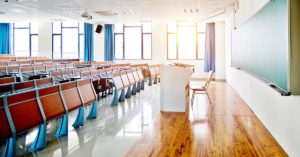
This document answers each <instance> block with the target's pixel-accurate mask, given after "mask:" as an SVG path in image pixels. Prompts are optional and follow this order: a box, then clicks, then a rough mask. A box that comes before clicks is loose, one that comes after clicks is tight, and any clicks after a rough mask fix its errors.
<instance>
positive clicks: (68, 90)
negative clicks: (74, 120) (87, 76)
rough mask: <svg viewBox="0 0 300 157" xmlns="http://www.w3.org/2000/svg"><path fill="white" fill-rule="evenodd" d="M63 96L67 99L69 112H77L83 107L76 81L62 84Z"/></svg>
mask: <svg viewBox="0 0 300 157" xmlns="http://www.w3.org/2000/svg"><path fill="white" fill-rule="evenodd" d="M60 86H61V90H62V95H63V97H64V99H65V102H66V105H67V107H68V110H69V111H73V110H76V109H78V108H80V107H82V105H83V104H82V102H81V100H80V96H79V93H78V89H77V83H76V82H75V81H72V82H67V83H63V84H60Z"/></svg>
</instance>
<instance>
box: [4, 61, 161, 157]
mask: <svg viewBox="0 0 300 157" xmlns="http://www.w3.org/2000/svg"><path fill="white" fill-rule="evenodd" d="M124 67H125V66H124ZM132 67H136V68H129V69H127V68H120V67H117V66H114V67H113V68H105V69H97V68H92V67H91V68H81V69H72V70H59V71H51V72H50V76H52V78H45V79H37V80H34V81H27V82H21V83H14V82H15V80H13V81H12V80H10V83H8V84H7V83H6V84H4V85H5V86H6V87H7V88H8V89H9V90H7V91H6V95H4V96H2V97H0V121H1V122H0V124H1V125H2V124H3V127H2V126H1V129H0V138H1V139H7V138H8V140H7V143H6V149H5V151H4V154H3V156H13V155H14V153H15V151H16V137H17V135H19V134H22V133H23V132H25V131H27V130H29V129H32V128H33V127H36V126H39V131H38V134H37V137H36V139H35V141H34V142H33V144H32V145H31V147H30V149H29V150H30V151H37V150H40V149H43V148H45V146H46V140H45V136H46V124H47V122H48V121H50V120H53V119H57V118H60V120H61V122H60V126H59V127H58V130H57V132H56V136H57V137H61V136H66V135H67V134H68V114H69V112H71V111H74V110H76V109H78V114H77V117H76V120H75V122H74V123H73V127H75V128H78V127H80V126H83V125H84V109H85V108H84V106H86V105H89V104H92V107H91V111H90V114H89V115H88V117H87V118H88V119H93V118H96V116H97V105H96V103H94V102H95V101H96V100H97V95H98V94H99V93H100V92H102V93H103V92H105V91H107V90H110V89H114V91H115V92H114V98H113V101H112V103H111V105H113V106H115V105H117V104H118V102H122V101H124V100H125V98H130V97H131V95H135V94H136V93H137V92H140V90H143V89H144V80H145V76H144V75H143V72H142V71H143V70H144V67H138V66H132ZM151 68H152V67H151ZM151 68H149V69H148V70H150V69H151ZM125 69H127V70H125ZM56 70H57V69H56ZM70 71H72V72H70ZM31 72H32V71H31ZM57 72H58V73H60V76H62V77H63V78H64V80H66V79H67V77H68V79H69V80H68V81H71V82H67V83H60V82H57V81H55V79H56V78H55V77H56V76H55V75H54V73H57ZM149 73H150V72H149ZM155 74H156V78H157V77H158V74H159V73H158V72H157V70H156V71H155ZM70 76H73V77H74V76H79V77H76V78H73V80H75V79H77V80H76V81H73V80H72V77H70ZM152 76H153V75H152ZM150 80H151V79H150ZM0 81H1V80H0ZM53 83H57V85H53ZM1 89H2V88H1ZM29 89H30V90H29ZM126 90H127V91H126ZM7 93H9V94H7Z"/></svg>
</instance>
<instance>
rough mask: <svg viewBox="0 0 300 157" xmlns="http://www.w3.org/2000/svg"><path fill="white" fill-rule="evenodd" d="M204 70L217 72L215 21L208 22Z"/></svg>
mask: <svg viewBox="0 0 300 157" xmlns="http://www.w3.org/2000/svg"><path fill="white" fill-rule="evenodd" d="M204 71H205V72H209V71H213V72H215V71H216V70H215V23H208V24H206V38H205V57H204Z"/></svg>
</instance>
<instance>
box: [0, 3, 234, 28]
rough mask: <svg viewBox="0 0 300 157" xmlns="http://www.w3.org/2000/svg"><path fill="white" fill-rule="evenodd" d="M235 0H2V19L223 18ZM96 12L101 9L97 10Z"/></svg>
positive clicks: (120, 20)
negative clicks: (86, 17) (87, 15)
mask: <svg viewBox="0 0 300 157" xmlns="http://www.w3.org/2000/svg"><path fill="white" fill-rule="evenodd" d="M234 1H235V0H8V2H5V0H0V21H66V20H70V19H71V20H77V21H88V20H86V19H85V18H82V17H81V14H82V13H84V12H85V11H87V12H88V14H90V15H91V16H92V17H93V19H92V20H90V22H95V23H96V22H97V23H136V22H178V21H192V22H199V21H201V20H204V19H207V18H209V17H215V16H218V17H220V18H223V17H224V16H225V15H226V14H228V12H230V11H232V8H233V4H234ZM97 12H102V13H101V14H98V13H97Z"/></svg>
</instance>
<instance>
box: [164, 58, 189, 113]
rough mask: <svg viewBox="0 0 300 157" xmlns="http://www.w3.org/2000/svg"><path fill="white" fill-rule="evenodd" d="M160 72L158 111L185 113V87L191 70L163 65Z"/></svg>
mask: <svg viewBox="0 0 300 157" xmlns="http://www.w3.org/2000/svg"><path fill="white" fill-rule="evenodd" d="M160 70H161V72H160V79H161V80H160V110H161V111H164V112H186V86H187V84H188V81H189V80H190V79H191V76H192V70H191V69H189V68H183V67H177V66H170V65H163V64H162V65H160Z"/></svg>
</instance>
